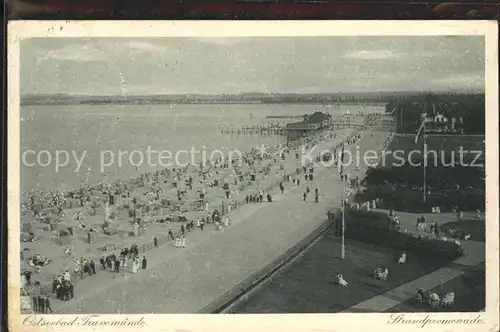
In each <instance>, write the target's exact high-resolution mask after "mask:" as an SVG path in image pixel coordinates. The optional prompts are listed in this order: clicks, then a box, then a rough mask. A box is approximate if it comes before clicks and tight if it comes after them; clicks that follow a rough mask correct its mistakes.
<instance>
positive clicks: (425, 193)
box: [423, 133, 427, 204]
mask: <svg viewBox="0 0 500 332" xmlns="http://www.w3.org/2000/svg"><path fill="white" fill-rule="evenodd" d="M426 144H427V133H424V153H425V145H426ZM426 169H427V156H426V155H424V197H423V200H424V204H425V202H426V201H427V189H426V182H427V179H426V175H427V174H426V173H427V172H426Z"/></svg>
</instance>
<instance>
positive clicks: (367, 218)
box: [334, 209, 464, 260]
mask: <svg viewBox="0 0 500 332" xmlns="http://www.w3.org/2000/svg"><path fill="white" fill-rule="evenodd" d="M341 218H342V216H341V215H340V216H338V217H337V218H336V223H335V228H334V229H335V233H336V235H340V233H341V231H342V226H341ZM345 237H346V238H350V239H353V240H357V241H363V242H368V243H373V244H376V245H383V246H388V247H391V248H394V249H397V250H401V251H409V252H415V253H418V254H422V255H431V256H435V257H439V258H442V259H446V260H453V259H455V258H457V257H460V256H462V255H463V253H464V252H463V248H462V245H460V244H457V243H456V242H455V241H454V240H453V239H450V240H449V241H443V240H441V239H435V238H429V237H423V236H421V235H415V234H410V233H405V232H401V231H396V230H393V229H390V228H389V221H388V217H387V215H386V214H384V213H379V212H367V211H355V210H350V209H347V210H346V214H345Z"/></svg>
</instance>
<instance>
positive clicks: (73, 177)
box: [20, 104, 384, 197]
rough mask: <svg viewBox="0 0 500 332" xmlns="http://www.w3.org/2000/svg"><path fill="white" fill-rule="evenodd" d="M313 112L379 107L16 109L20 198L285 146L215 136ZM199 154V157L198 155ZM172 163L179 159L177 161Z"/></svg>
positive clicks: (267, 138) (276, 140)
mask: <svg viewBox="0 0 500 332" xmlns="http://www.w3.org/2000/svg"><path fill="white" fill-rule="evenodd" d="M316 111H323V112H328V113H330V114H332V115H333V116H336V115H341V114H345V113H350V114H357V113H358V112H363V113H364V114H369V113H376V112H383V111H384V106H382V105H381V106H377V105H363V104H356V105H352V104H350V105H342V104H340V105H296V104H294V105H290V104H272V105H262V104H244V105H242V104H226V105H185V104H184V105H73V106H67V105H64V106H61V105H50V106H47V105H44V106H23V107H21V112H20V118H21V122H20V152H21V174H20V175H21V193H22V196H24V197H25V194H26V193H27V192H28V191H35V192H37V191H50V190H61V189H75V188H78V187H80V186H82V185H84V184H93V183H97V182H100V181H103V182H107V181H115V180H116V179H127V178H131V177H136V176H138V175H139V174H140V173H145V172H151V171H155V170H158V169H162V168H165V162H164V163H163V165H162V164H160V163H158V157H157V156H158V153H159V152H160V151H168V152H167V155H170V156H175V154H176V153H178V152H179V151H199V154H196V153H191V154H190V155H189V157H188V156H187V155H186V156H185V160H184V161H188V159H187V158H191V156H192V155H196V156H197V158H201V157H202V156H203V157H210V156H212V157H213V156H214V155H211V154H212V153H213V152H214V151H216V150H217V151H222V152H219V153H224V152H225V153H228V151H234V150H238V151H242V152H247V151H250V150H251V149H252V148H255V147H258V146H260V145H261V144H264V145H266V146H277V145H279V144H285V143H286V140H285V137H283V136H279V135H257V134H254V135H247V134H246V135H238V134H225V133H221V131H222V130H225V129H238V128H240V127H241V126H245V125H266V124H283V122H288V121H298V119H276V118H275V119H269V118H266V117H267V116H291V115H303V114H306V113H309V114H310V113H313V112H316ZM120 151H121V155H120ZM134 151H135V152H134ZM148 151H150V153H149V154H150V156H151V157H150V160H148ZM203 151H205V154H202V152H203ZM185 154H186V153H184V155H185ZM163 155H164V156H165V152H164V154H163ZM184 155H182V156H184ZM141 156H142V160H143V161H142V162H141ZM180 156H181V154H180V152H179V154H178V157H179V159H181V157H180ZM57 158H58V159H57ZM163 160H165V159H163ZM197 161H199V160H197ZM57 165H59V166H57Z"/></svg>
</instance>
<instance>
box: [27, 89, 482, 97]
mask: <svg viewBox="0 0 500 332" xmlns="http://www.w3.org/2000/svg"><path fill="white" fill-rule="evenodd" d="M485 92H486V91H485V89H456V90H382V91H344V92H239V93H224V92H221V93H202V92H184V93H150V94H140V93H138V94H127V95H124V94H91V93H66V92H56V93H31V92H30V93H25V94H21V98H22V97H25V96H57V95H65V96H82V97H143V96H189V95H201V96H242V95H251V94H256V95H340V94H361V95H362V94H364V95H367V94H377V93H382V94H383V93H393V94H396V93H397V94H401V93H424V94H432V93H445V94H446V93H485Z"/></svg>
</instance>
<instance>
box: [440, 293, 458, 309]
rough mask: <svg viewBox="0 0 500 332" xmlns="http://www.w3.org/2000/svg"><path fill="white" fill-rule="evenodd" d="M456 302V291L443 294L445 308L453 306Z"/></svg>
mask: <svg viewBox="0 0 500 332" xmlns="http://www.w3.org/2000/svg"><path fill="white" fill-rule="evenodd" d="M454 304H455V293H454V292H450V293H447V294H446V295H445V296H443V299H442V300H441V306H443V307H444V308H448V307H451V306H453V305H454Z"/></svg>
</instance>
